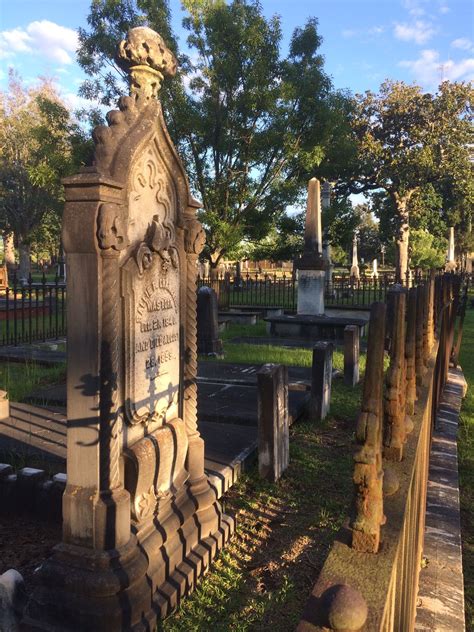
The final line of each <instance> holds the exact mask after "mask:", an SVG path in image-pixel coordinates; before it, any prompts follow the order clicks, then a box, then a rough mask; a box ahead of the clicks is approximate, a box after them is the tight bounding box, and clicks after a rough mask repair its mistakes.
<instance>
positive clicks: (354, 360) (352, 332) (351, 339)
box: [344, 325, 359, 386]
mask: <svg viewBox="0 0 474 632" xmlns="http://www.w3.org/2000/svg"><path fill="white" fill-rule="evenodd" d="M358 383H359V327H358V326H357V325H347V326H346V327H345V328H344V384H348V385H349V386H355V385H356V384H358Z"/></svg>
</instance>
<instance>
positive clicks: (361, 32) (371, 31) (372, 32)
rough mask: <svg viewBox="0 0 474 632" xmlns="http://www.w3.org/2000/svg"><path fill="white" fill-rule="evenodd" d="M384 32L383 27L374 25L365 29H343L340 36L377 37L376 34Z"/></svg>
mask: <svg viewBox="0 0 474 632" xmlns="http://www.w3.org/2000/svg"><path fill="white" fill-rule="evenodd" d="M384 32H385V27H384V26H380V25H376V26H370V27H369V28H367V29H343V30H342V31H341V35H342V37H345V38H350V37H366V36H369V37H371V38H373V37H377V36H378V35H382V33H384Z"/></svg>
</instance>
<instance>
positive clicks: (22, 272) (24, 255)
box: [18, 241, 31, 281]
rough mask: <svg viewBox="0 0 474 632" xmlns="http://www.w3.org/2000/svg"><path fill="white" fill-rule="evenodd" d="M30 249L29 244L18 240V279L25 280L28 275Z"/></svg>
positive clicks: (29, 269)
mask: <svg viewBox="0 0 474 632" xmlns="http://www.w3.org/2000/svg"><path fill="white" fill-rule="evenodd" d="M30 251H31V246H30V244H25V243H23V242H20V241H19V243H18V252H19V255H20V267H19V269H18V276H19V278H20V281H27V280H28V277H29V276H30V271H31V266H30Z"/></svg>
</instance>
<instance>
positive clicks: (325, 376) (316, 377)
mask: <svg viewBox="0 0 474 632" xmlns="http://www.w3.org/2000/svg"><path fill="white" fill-rule="evenodd" d="M333 350H334V346H333V344H332V343H331V342H317V343H316V345H315V346H314V348H313V367H312V371H311V398H310V418H311V419H312V420H313V421H322V420H323V419H326V417H327V415H328V413H329V407H330V404H331V384H332V354H333Z"/></svg>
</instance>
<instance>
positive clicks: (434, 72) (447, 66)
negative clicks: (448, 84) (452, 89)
mask: <svg viewBox="0 0 474 632" xmlns="http://www.w3.org/2000/svg"><path fill="white" fill-rule="evenodd" d="M399 65H400V66H402V67H403V68H408V70H409V71H410V72H411V73H412V75H413V77H414V78H415V80H416V81H417V82H418V83H420V84H421V85H422V86H424V87H426V88H433V87H436V86H437V85H438V84H439V83H440V81H441V80H443V81H444V80H449V81H461V80H462V81H473V80H474V57H471V58H466V59H461V60H459V61H457V62H454V61H453V60H452V59H448V60H446V61H443V60H441V59H440V55H439V53H438V51H436V50H432V49H427V50H423V51H421V55H420V57H419V58H418V59H416V60H413V61H401V62H399Z"/></svg>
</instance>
